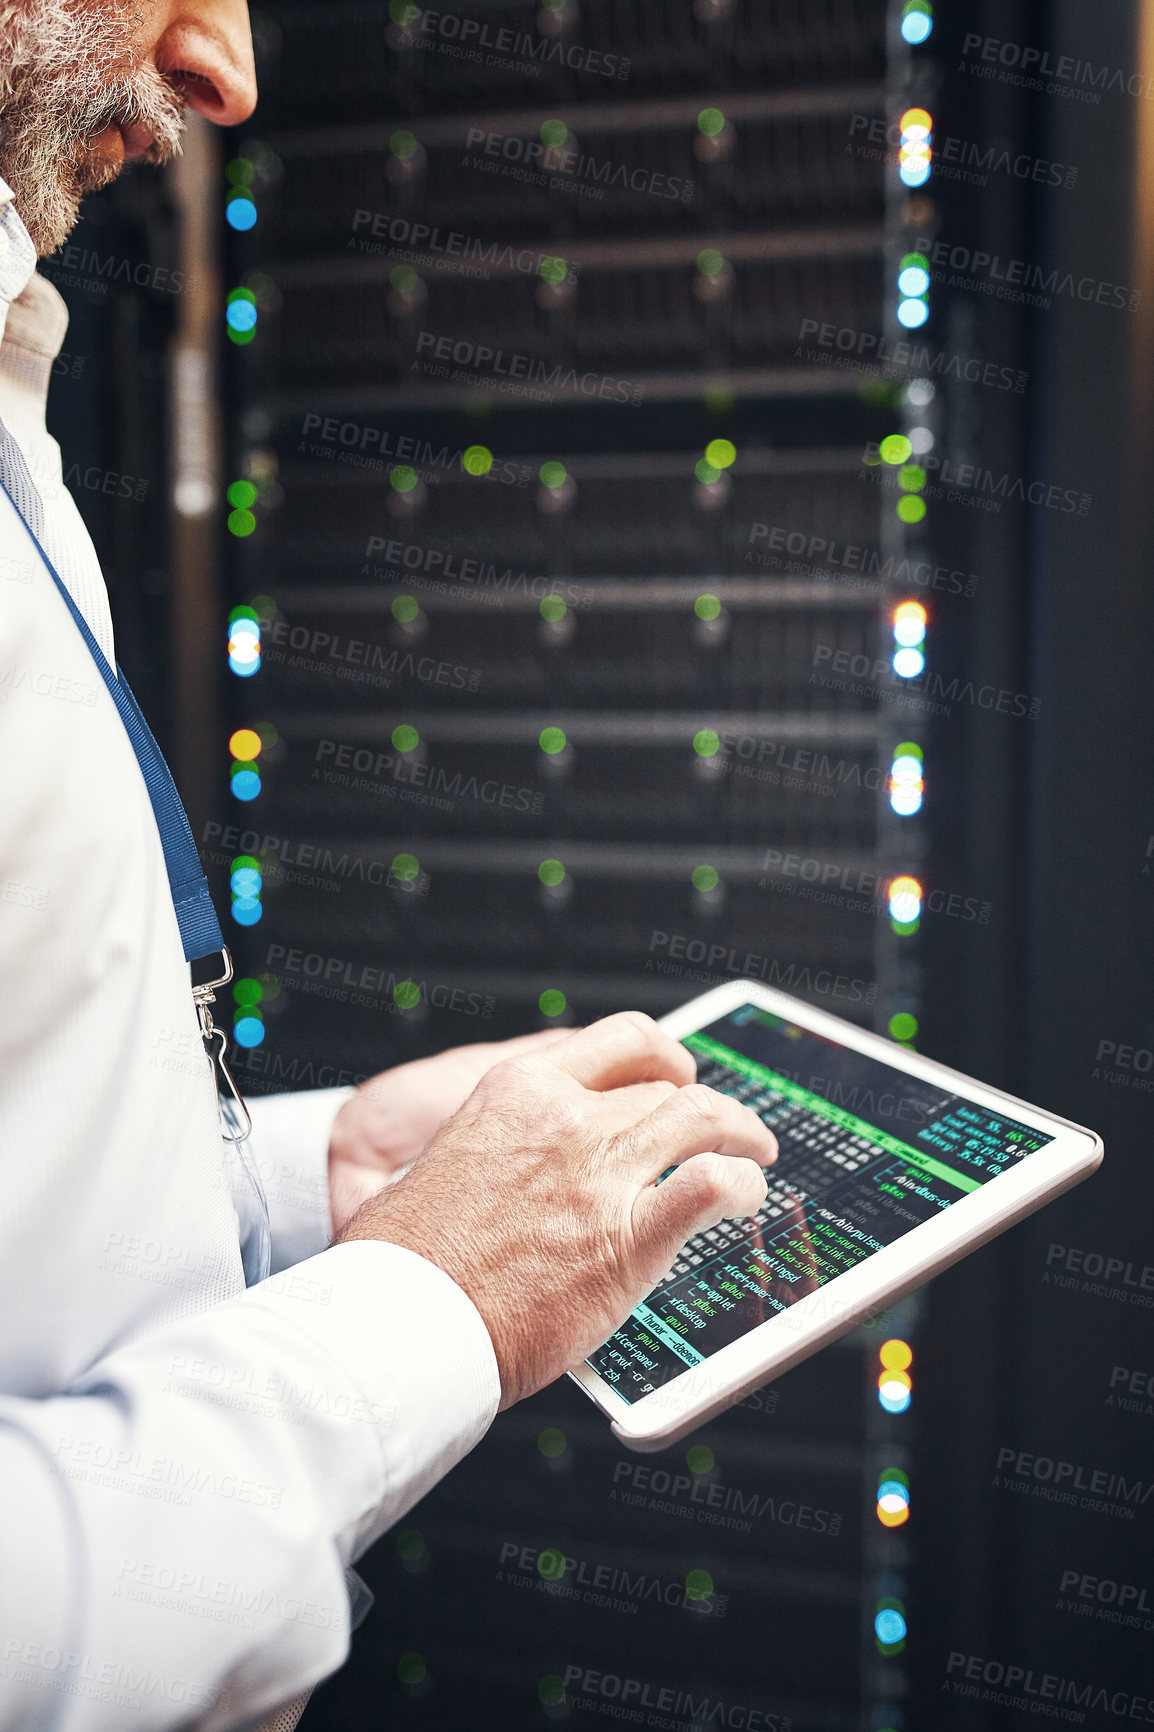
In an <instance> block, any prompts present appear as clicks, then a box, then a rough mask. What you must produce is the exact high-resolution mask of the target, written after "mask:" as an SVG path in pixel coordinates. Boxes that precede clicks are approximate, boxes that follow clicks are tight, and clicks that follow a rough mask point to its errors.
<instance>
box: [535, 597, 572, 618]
mask: <svg viewBox="0 0 1154 1732" xmlns="http://www.w3.org/2000/svg"><path fill="white" fill-rule="evenodd" d="M540 611H541V618H542V619H547V620H549V621H551V622H552V623H553V624H556V622H557V621H558V620H559V619H564V618H565V615H566V613H567V612H568V611H569V610H568V608H567V607H566V606H565V603H564V602H563V601H562V599H561V597H560V596H559V595H543V596H542V597H541V610H540Z"/></svg>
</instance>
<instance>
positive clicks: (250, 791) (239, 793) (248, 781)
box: [232, 770, 260, 800]
mask: <svg viewBox="0 0 1154 1732" xmlns="http://www.w3.org/2000/svg"><path fill="white" fill-rule="evenodd" d="M232 791H233V794H234V796H235V798H236V799H238V800H255V799H256V797H257V795H258V794H259V793H260V777H259V776H258V775H257V773H256V771H255V770H238V771H237V773H236V775H235V776H234V777H233V779H232Z"/></svg>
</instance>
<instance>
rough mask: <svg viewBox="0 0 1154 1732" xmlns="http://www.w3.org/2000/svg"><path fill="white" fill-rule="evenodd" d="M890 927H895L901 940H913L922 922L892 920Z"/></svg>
mask: <svg viewBox="0 0 1154 1732" xmlns="http://www.w3.org/2000/svg"><path fill="white" fill-rule="evenodd" d="M890 925H891V926H892V927H893V929H894V931H895V932H896V933H897V935H898V937H899V938H912V937H913V935H914V933H915V932H916V931H917V929H918V927H919V926H920V925H921V921H920V920H891V921H890Z"/></svg>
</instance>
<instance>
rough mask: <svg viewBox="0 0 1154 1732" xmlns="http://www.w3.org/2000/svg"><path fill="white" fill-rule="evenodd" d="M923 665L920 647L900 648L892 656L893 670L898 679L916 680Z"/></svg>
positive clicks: (924, 660) (924, 662)
mask: <svg viewBox="0 0 1154 1732" xmlns="http://www.w3.org/2000/svg"><path fill="white" fill-rule="evenodd" d="M925 665H926V658H925V656H924V655H923V654H922V652H921V650H920V649H900V650H898V651H897V653H896V655H895V656H894V672H895V674H897V676H898V678H899V679H900V680H916V679H917V677H918V675H919V674H920V673H921V671H922V669H923V668H924V667H925Z"/></svg>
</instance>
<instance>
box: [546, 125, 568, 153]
mask: <svg viewBox="0 0 1154 1732" xmlns="http://www.w3.org/2000/svg"><path fill="white" fill-rule="evenodd" d="M568 136H569V128H568V127H567V126H566V125H565V122H564V121H563V120H546V121H543V122H542V124H541V143H542V144H543V145H545V146H546V148H547V149H549V150H560V148H561V146H562V145H563V144H564V142H565V140H566V139H567V138H568Z"/></svg>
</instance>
